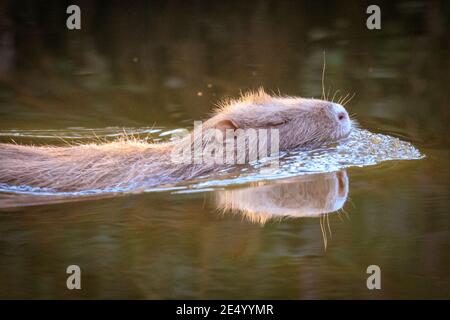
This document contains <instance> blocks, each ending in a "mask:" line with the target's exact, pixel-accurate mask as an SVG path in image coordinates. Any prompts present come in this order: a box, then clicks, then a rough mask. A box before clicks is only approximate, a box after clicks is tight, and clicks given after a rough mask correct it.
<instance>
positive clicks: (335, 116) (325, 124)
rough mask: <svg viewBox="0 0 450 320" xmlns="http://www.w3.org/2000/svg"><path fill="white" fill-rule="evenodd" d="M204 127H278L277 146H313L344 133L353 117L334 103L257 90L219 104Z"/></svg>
mask: <svg viewBox="0 0 450 320" xmlns="http://www.w3.org/2000/svg"><path fill="white" fill-rule="evenodd" d="M207 124H208V127H214V128H217V129H220V130H225V129H244V130H245V129H249V128H253V129H278V130H279V137H280V140H279V148H280V150H284V151H286V150H292V149H295V148H298V147H313V146H318V145H320V144H323V143H328V142H336V141H338V140H340V139H343V138H345V137H347V136H348V135H349V134H350V131H351V130H352V127H353V121H352V120H350V117H349V115H348V113H347V111H346V110H345V108H344V107H343V106H342V105H341V104H338V103H335V102H330V101H326V100H320V99H305V98H297V97H278V96H271V95H269V94H267V93H265V92H264V91H263V90H262V89H260V90H259V91H258V92H251V93H248V94H244V95H243V96H242V97H241V98H240V99H238V100H230V101H227V102H223V103H221V104H220V105H219V107H218V109H217V111H216V114H215V115H214V116H213V117H212V118H211V119H209V120H208V121H207Z"/></svg>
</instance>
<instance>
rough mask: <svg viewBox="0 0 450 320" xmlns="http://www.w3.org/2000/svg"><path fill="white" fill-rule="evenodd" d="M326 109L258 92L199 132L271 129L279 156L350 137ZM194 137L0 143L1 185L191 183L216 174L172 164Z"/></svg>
mask: <svg viewBox="0 0 450 320" xmlns="http://www.w3.org/2000/svg"><path fill="white" fill-rule="evenodd" d="M331 104H332V103H331V102H328V101H323V100H318V99H303V98H293V97H273V96H270V95H268V94H266V93H265V92H264V91H262V90H260V91H258V92H254V93H248V94H245V95H243V96H242V97H241V98H240V99H238V100H230V101H228V102H226V103H222V104H220V105H219V107H218V108H217V110H216V112H215V114H214V115H213V116H212V117H211V118H210V119H209V120H207V121H206V122H204V126H203V129H209V128H216V129H221V130H222V129H225V128H226V129H229V128H230V127H231V128H233V129H236V128H242V129H248V128H255V129H258V128H265V129H268V128H276V129H278V130H279V136H280V142H279V147H280V150H281V151H283V150H284V151H285V150H292V149H295V148H301V147H314V146H317V145H320V144H321V143H324V142H333V141H337V140H339V139H341V138H343V137H345V136H346V135H347V134H348V133H349V132H347V131H348V130H347V129H346V130H344V129H343V127H342V126H341V125H340V123H339V121H338V120H337V119H335V115H334V114H333V113H332V111H331V107H330V105H331ZM333 117H334V118H333ZM347 117H348V115H347ZM348 121H350V120H348ZM350 123H351V122H350ZM193 136H194V135H193V133H191V134H190V135H188V136H186V137H185V138H184V139H182V140H181V141H175V142H164V143H154V144H152V143H146V142H141V141H137V140H134V139H128V138H123V139H121V140H119V141H115V142H110V143H91V144H86V145H75V146H64V147H59V146H24V145H15V144H0V183H6V184H8V185H14V186H31V187H40V188H50V189H52V190H56V191H82V190H92V189H101V190H103V189H108V188H121V187H122V188H133V187H137V186H143V185H146V186H152V185H160V184H165V183H174V182H178V181H180V180H185V179H191V178H194V177H197V176H199V175H202V174H205V173H208V172H212V171H214V170H215V169H217V165H211V164H175V163H173V162H172V161H171V152H172V150H173V148H174V147H176V145H177V144H179V143H183V142H184V143H186V141H188V143H189V144H190V145H191V146H193V145H194V143H195V141H194V139H191V138H192V137H193ZM202 145H204V144H202Z"/></svg>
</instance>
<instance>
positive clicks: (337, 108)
mask: <svg viewBox="0 0 450 320" xmlns="http://www.w3.org/2000/svg"><path fill="white" fill-rule="evenodd" d="M332 109H333V113H334V114H335V115H336V118H337V119H338V120H339V121H344V120H346V119H348V113H347V111H346V110H345V108H344V107H343V106H341V105H340V104H337V103H334V104H333V107H332Z"/></svg>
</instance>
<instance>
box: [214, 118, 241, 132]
mask: <svg viewBox="0 0 450 320" xmlns="http://www.w3.org/2000/svg"><path fill="white" fill-rule="evenodd" d="M215 128H216V129H219V130H220V131H223V132H225V131H226V130H227V129H233V130H236V129H237V128H239V127H238V125H237V124H236V122H234V121H233V120H231V119H223V120H220V121H219V122H218V123H217V124H216V125H215Z"/></svg>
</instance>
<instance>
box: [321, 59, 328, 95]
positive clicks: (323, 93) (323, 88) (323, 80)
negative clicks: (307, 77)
mask: <svg viewBox="0 0 450 320" xmlns="http://www.w3.org/2000/svg"><path fill="white" fill-rule="evenodd" d="M326 64H327V63H326V59H325V50H324V51H323V68H322V100H325V99H326V98H325V68H326Z"/></svg>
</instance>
